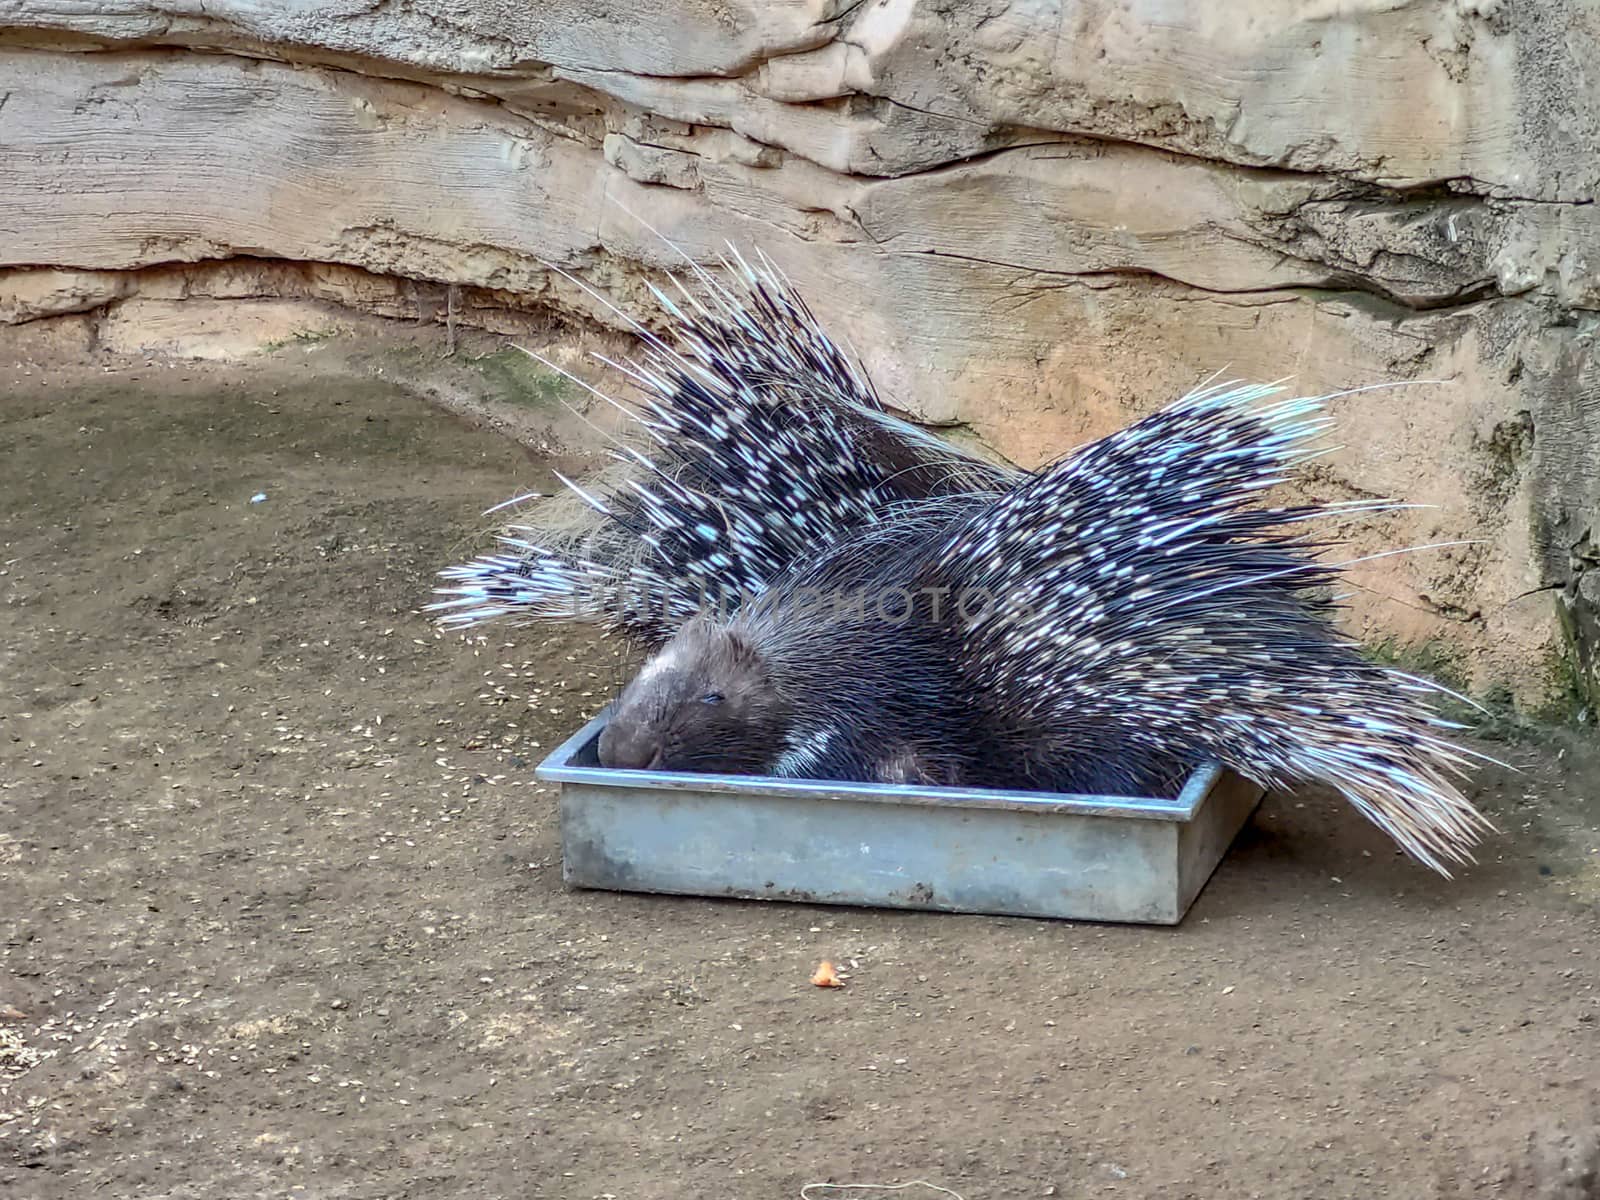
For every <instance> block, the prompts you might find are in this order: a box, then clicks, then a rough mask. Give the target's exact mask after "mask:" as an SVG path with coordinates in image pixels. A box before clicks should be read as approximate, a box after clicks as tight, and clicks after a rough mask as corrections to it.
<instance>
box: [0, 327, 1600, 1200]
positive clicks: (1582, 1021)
mask: <svg viewBox="0 0 1600 1200" xmlns="http://www.w3.org/2000/svg"><path fill="white" fill-rule="evenodd" d="M0 387H3V390H4V398H3V401H0V492H3V495H0V505H3V508H0V511H3V512H4V514H5V517H4V523H3V533H0V597H3V609H0V613H3V615H0V626H3V631H4V636H3V638H0V1195H5V1196H7V1197H19V1198H31V1197H39V1198H53V1197H106V1198H110V1197H138V1198H139V1200H155V1198H158V1197H161V1198H168V1200H179V1198H182V1200H191V1198H201V1197H205V1198H211V1197H217V1198H222V1197H228V1198H239V1197H254V1196H272V1197H278V1196H291V1197H316V1198H318V1200H333V1198H346V1197H348V1198H358V1197H359V1198H362V1200H366V1198H376V1197H415V1198H423V1197H428V1198H433V1197H441V1198H442V1197H463V1198H465V1197H473V1198H474V1200H495V1198H498V1197H507V1198H509V1197H517V1198H519V1200H522V1198H529V1197H533V1198H540V1200H542V1198H545V1197H550V1198H561V1200H568V1198H570V1200H605V1198H611V1200H656V1198H662V1200H665V1198H678V1197H717V1198H722V1197H730V1198H738V1200H745V1198H748V1200H776V1198H779V1197H783V1198H793V1197H797V1196H799V1195H800V1194H801V1189H802V1187H803V1186H804V1185H806V1184H808V1183H812V1182H820V1181H831V1182H836V1183H837V1182H852V1181H854V1182H869V1183H878V1184H892V1183H900V1182H905V1181H909V1180H915V1179H921V1180H927V1181H930V1182H931V1183H934V1184H938V1185H940V1186H942V1187H945V1188H948V1189H951V1190H952V1191H953V1192H955V1193H957V1194H959V1195H960V1196H962V1197H964V1198H965V1200H1011V1198H1016V1197H1034V1196H1038V1197H1044V1196H1060V1197H1081V1196H1091V1195H1094V1196H1098V1195H1121V1196H1149V1197H1171V1198H1179V1197H1223V1196H1227V1197H1249V1196H1260V1197H1319V1198H1320V1197H1345V1196H1348V1197H1361V1198H1370V1197H1380V1196H1389V1197H1407V1198H1410V1197H1430V1196H1449V1197H1456V1196H1479V1195H1490V1196H1525V1195H1534V1196H1542V1197H1563V1198H1574V1200H1575V1198H1576V1197H1580V1196H1595V1195H1600V1190H1597V1184H1596V1172H1597V1169H1600V1153H1597V1152H1596V1142H1595V1139H1596V1130H1597V1128H1600V1126H1597V1123H1596V1111H1595V1105H1594V1102H1593V1093H1594V1090H1595V1087H1596V1084H1597V1082H1600V1071H1597V1067H1600V994H1597V993H1596V990H1595V969H1596V962H1597V952H1596V939H1595V933H1596V925H1597V922H1596V916H1597V909H1596V903H1597V899H1600V854H1596V852H1595V851H1596V847H1597V845H1600V835H1597V833H1596V822H1595V817H1596V814H1597V812H1600V803H1597V802H1596V799H1595V797H1596V786H1597V781H1600V755H1597V753H1596V752H1595V749H1594V747H1593V746H1592V745H1588V744H1586V743H1584V742H1581V741H1578V740H1576V739H1567V738H1564V737H1563V736H1561V735H1557V734H1554V733H1549V734H1542V735H1540V736H1539V737H1538V738H1537V739H1534V740H1521V741H1502V742H1499V743H1497V744H1495V745H1494V746H1492V747H1491V749H1492V750H1494V751H1495V752H1496V753H1499V754H1501V755H1506V756H1510V757H1511V758H1512V759H1513V760H1514V761H1515V762H1517V763H1518V764H1519V765H1521V766H1522V767H1523V773H1522V774H1517V775H1513V774H1511V773H1508V772H1504V771H1498V770H1495V771H1489V772H1486V773H1485V774H1484V775H1483V777H1482V778H1481V780H1480V782H1479V784H1478V787H1477V792H1476V794H1477V796H1478V798H1479V800H1480V801H1481V803H1482V804H1483V805H1484V807H1485V808H1486V809H1487V810H1488V811H1489V812H1491V813H1492V814H1493V815H1494V817H1495V818H1496V820H1497V821H1498V822H1499V823H1500V825H1501V826H1502V828H1503V829H1504V831H1505V832H1504V835H1503V836H1502V837H1500V838H1498V839H1496V840H1495V841H1493V842H1492V843H1491V844H1490V846H1489V847H1488V848H1487V852H1486V854H1485V855H1484V861H1483V864H1482V865H1481V866H1480V867H1478V868H1477V869H1474V870H1472V871H1470V872H1468V873H1467V874H1466V875H1465V876H1464V877H1463V878H1460V879H1458V880H1456V881H1455V882H1453V883H1446V882H1444V881H1441V880H1437V879H1435V878H1433V877H1431V876H1430V875H1428V874H1427V873H1425V872H1423V871H1422V870H1420V869H1418V868H1416V867H1414V866H1411V865H1409V864H1408V863H1407V862H1406V861H1404V860H1403V859H1401V858H1399V857H1397V856H1396V854H1395V853H1394V851H1393V849H1392V848H1391V847H1390V846H1389V845H1388V844H1387V843H1386V842H1385V841H1384V840H1383V838H1382V837H1381V836H1379V835H1378V834H1377V833H1376V832H1375V831H1373V830H1371V829H1370V828H1368V827H1367V826H1366V825H1365V824H1364V823H1363V822H1362V821H1361V820H1360V819H1359V818H1357V817H1356V816H1355V815H1354V814H1353V813H1351V812H1349V811H1347V810H1346V809H1345V808H1343V807H1342V806H1340V805H1339V804H1337V803H1335V802H1334V801H1332V800H1330V799H1328V798H1326V797H1322V796H1315V795H1313V796H1298V797H1292V798H1273V799H1270V800H1269V801H1268V802H1267V804H1266V805H1265V806H1264V808H1263V809H1262V811H1261V812H1260V814H1259V815H1258V817H1257V818H1256V820H1255V822H1254V824H1253V825H1252V826H1251V828H1250V829H1249V830H1247V831H1246V833H1245V835H1244V836H1243V837H1242V839H1241V840H1240V842H1239V844H1238V845H1237V846H1236V847H1235V848H1234V850H1233V851H1232V853H1231V854H1230V855H1229V857H1228V859H1227V860H1226V861H1225V863H1224V864H1223V866H1222V868H1221V869H1220V871H1219V873H1218V874H1217V876H1216V877H1215V878H1214V879H1213V881H1212V883H1211V885H1210V886H1209V887H1208V888H1207V890H1206V891H1205V893H1204V894H1203V895H1202V897H1201V898H1200V900H1199V902H1198V904H1197V906H1196V908H1195V909H1194V910H1193V911H1192V913H1191V915H1190V917H1189V918H1188V920H1187V921H1186V922H1185V923H1184V924H1183V925H1182V926H1181V927H1179V928H1177V929H1175V930H1165V929H1147V928H1122V927H1100V926H1091V925H1079V924H1070V923H1044V922H1037V921H1015V920H1000V919H990V918H963V917H950V916H937V915H918V914H896V913H881V912H871V911H850V910H838V909H823V908H808V907H803V906H794V905H778V904H775V905H760V904H743V903H736V902H711V901H699V900H692V899H665V898H651V897H642V896H623V895H611V894H600V893H577V892H569V891H567V890H565V889H564V888H563V886H562V883H561V878H560V862H559V852H558V844H557V827H556V816H555V811H554V803H553V797H552V796H551V794H550V793H549V792H548V791H547V790H544V789H542V788H540V787H538V786H536V785H534V784H533V782H532V780H531V766H532V764H533V763H534V762H535V761H536V760H537V759H538V757H539V756H540V755H541V754H542V753H543V752H545V751H546V750H548V748H549V747H550V746H552V745H553V744H554V741H555V739H557V738H559V737H560V736H562V735H564V734H565V733H567V732H569V731H570V730H571V729H573V728H574V727H575V726H576V724H577V723H578V722H579V720H580V719H581V718H583V717H584V716H586V715H587V714H588V713H590V712H591V711H592V710H593V709H594V708H595V707H596V706H598V705H599V704H600V703H601V702H602V701H603V700H604V699H605V697H606V696H607V694H608V693H609V692H610V690H611V689H612V688H613V687H614V686H615V685H616V683H617V682H618V681H619V680H620V678H621V674H620V673H621V671H622V669H623V668H622V666H621V665H620V664H619V662H618V659H617V655H616V653H615V651H614V650H613V649H611V648H610V647H607V646H604V645H601V644H599V643H597V642H595V641H593V640H591V639H588V638H585V637H572V636H548V635H545V634H540V633H527V632H521V633H517V634H515V635H514V636H513V635H504V636H495V637H491V638H486V639H479V640H477V641H475V642H472V643H468V642H465V641H463V640H461V639H459V638H456V637H442V636H439V635H438V634H436V633H435V632H434V631H433V630H432V629H431V628H430V626H429V625H428V623H427V621H426V620H425V619H424V618H423V617H421V616H419V615H418V614H417V612H416V609H417V608H418V606H419V605H420V604H421V603H423V602H425V601H426V599H427V593H428V589H429V588H430V586H431V583H432V580H431V576H432V574H433V572H434V571H435V570H436V569H437V568H438V567H439V566H441V565H443V564H445V563H447V562H449V561H451V560H452V559H453V558H454V557H456V556H457V555H459V554H461V553H463V552H465V551H466V550H467V549H468V548H469V545H468V542H469V538H470V535H471V533H472V532H473V531H474V530H475V529H476V528H477V527H478V525H479V524H480V522H479V513H480V512H481V511H482V509H484V508H485V507H486V506H487V505H488V504H490V503H492V502H494V501H496V500H499V499H502V498H504V497H507V496H509V495H511V494H513V493H514V492H516V491H517V490H519V489H522V488H525V487H528V486H531V485H536V484H539V483H541V482H543V481H544V475H543V465H542V463H541V462H540V460H538V459H537V458H535V457H532V456H531V455H530V453H528V452H526V451H525V450H524V449H523V448H522V447H521V446H519V445H517V444H515V443H514V442H512V441H510V440H508V439H506V438H505V437H503V436H501V435H500V434H498V433H496V432H493V431H490V430H487V429H485V428H483V427H481V426H480V425H476V424H474V423H471V422H467V421H464V420H462V419H460V418H459V417H457V416H452V415H450V414H447V413H445V412H443V411H441V410H440V409H439V408H438V407H436V406H433V405H430V404H429V403H427V402H425V401H423V400H421V399H419V398H417V397H416V396H414V395H412V394H409V393H408V392H407V391H406V390H404V389H402V388H400V387H398V386H396V385H395V384H393V383H390V382H385V381H384V380H382V379H373V378H368V379H365V380H363V379H344V380H340V379H330V378H327V377H325V376H322V375H319V374H318V373H317V372H314V371H312V370H310V369H309V368H308V366H307V359H306V356H304V355H301V354H297V353H292V352H289V353H279V354H275V355H271V356H268V357H266V358H264V359H261V360H257V361H254V362H251V363H249V364H247V365H244V366H237V367H222V366H208V367H200V366H184V367H172V366H162V365H155V364H149V365H145V366H142V367H139V368H136V369H131V370H118V371H112V372H109V373H108V372H103V371H99V370H76V371H74V370H63V369H59V368H58V369H53V370H50V371H41V370H40V369H38V368H37V367H31V368H22V367H19V368H16V369H11V368H10V367H9V365H7V366H6V368H5V374H4V375H3V376H0ZM258 494H264V496H265V499H264V500H262V501H259V502H256V503H252V502H251V498H252V497H253V496H256V495H258ZM823 958H831V959H834V960H836V961H838V962H840V963H841V964H842V965H845V966H847V968H848V970H849V973H850V979H849V984H848V986H847V987H846V988H844V989H842V990H837V991H828V990H821V989H817V988H813V987H810V986H809V985H808V983H807V978H808V976H809V975H810V973H811V971H812V969H813V967H814V966H815V965H816V963H817V962H818V960H820V959H823ZM881 1194H882V1193H869V1192H864V1191H859V1190H835V1191H818V1190H816V1189H812V1190H810V1191H809V1192H808V1193H807V1195H809V1196H811V1197H813V1198H820V1197H824V1196H827V1197H833V1198H834V1200H837V1198H839V1197H845V1198H847V1200H865V1198H866V1197H868V1196H870V1195H881ZM891 1194H894V1195H901V1196H906V1197H913V1198H917V1200H922V1198H931V1197H934V1196H937V1195H939V1193H936V1192H933V1191H931V1190H929V1189H926V1188H920V1187H913V1188H908V1189H906V1190H904V1191H901V1192H898V1193H891Z"/></svg>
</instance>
